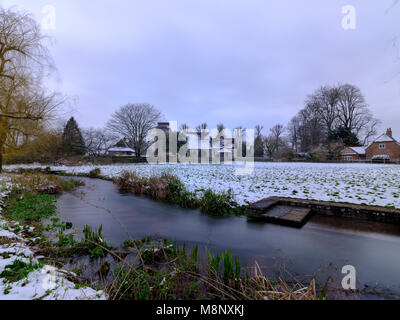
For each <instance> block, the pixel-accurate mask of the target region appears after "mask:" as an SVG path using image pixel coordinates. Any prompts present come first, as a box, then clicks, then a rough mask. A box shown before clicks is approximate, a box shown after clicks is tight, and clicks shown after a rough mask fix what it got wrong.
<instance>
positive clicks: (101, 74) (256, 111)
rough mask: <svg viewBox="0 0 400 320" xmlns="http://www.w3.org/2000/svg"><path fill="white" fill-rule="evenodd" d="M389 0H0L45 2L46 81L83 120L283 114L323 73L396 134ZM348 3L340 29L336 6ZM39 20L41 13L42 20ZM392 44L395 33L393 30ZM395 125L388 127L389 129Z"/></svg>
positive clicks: (243, 121) (241, 119)
mask: <svg viewBox="0 0 400 320" xmlns="http://www.w3.org/2000/svg"><path fill="white" fill-rule="evenodd" d="M394 2H396V1H395V0H379V1H377V0H346V1H339V0H324V1H321V0H303V1H293V0H290V1H287V0H117V1H115V0H113V1H110V0H109V1H105V0H46V1H41V0H35V1H32V0H8V1H6V0H0V4H1V5H3V6H4V7H10V6H14V7H15V8H16V9H24V10H28V11H30V12H32V13H33V14H34V15H35V17H36V19H37V20H38V21H42V20H43V19H44V17H45V14H44V13H43V12H44V11H43V8H44V6H46V5H51V6H53V7H54V8H55V9H56V11H55V12H56V20H55V22H56V24H55V29H48V30H46V33H47V34H48V35H50V36H51V37H52V38H53V40H54V43H53V45H52V47H51V51H52V54H53V57H54V60H55V62H56V66H57V68H58V77H57V78H55V79H53V82H52V83H53V85H55V86H56V87H57V90H59V91H61V92H63V93H65V94H67V95H69V96H70V97H71V98H73V99H72V101H73V102H74V115H75V116H76V118H77V119H78V121H79V123H80V125H81V126H82V127H89V126H94V127H103V126H104V125H105V123H106V121H107V120H108V119H109V117H110V115H111V114H112V113H113V112H114V111H115V110H116V109H118V107H120V106H122V105H123V104H126V103H128V102H132V103H135V102H149V103H151V104H153V105H155V106H156V107H157V108H159V109H160V110H162V112H163V113H164V115H165V120H168V121H173V120H176V121H178V122H179V123H180V124H181V123H183V122H186V123H188V124H189V125H190V126H192V127H195V126H196V125H198V124H199V123H201V122H207V123H209V125H210V126H215V125H216V124H217V123H220V122H222V123H224V124H225V125H226V126H227V127H231V128H233V127H236V126H238V125H242V126H243V127H247V128H250V127H253V126H254V125H256V124H262V125H264V127H265V128H269V127H271V126H273V125H274V124H277V123H282V124H286V123H287V122H288V121H289V120H290V119H291V118H292V117H293V116H294V115H295V114H296V113H297V111H298V110H300V108H302V106H303V102H304V100H305V97H306V96H307V94H310V93H312V92H313V91H314V90H315V89H316V88H318V87H319V86H321V85H326V84H336V83H339V82H341V83H351V84H354V85H357V86H358V87H360V89H361V90H362V92H363V93H364V95H365V97H366V99H367V102H368V103H369V104H370V106H371V108H372V110H373V112H374V114H375V116H376V117H378V118H379V119H381V120H382V122H383V124H382V127H381V129H382V130H383V129H384V128H386V127H392V128H393V129H394V135H395V136H397V137H398V138H400V52H399V51H398V50H397V49H396V47H395V46H394V45H393V43H394V42H393V39H394V38H395V37H397V36H400V4H398V5H395V6H393V7H392V4H393V3H394ZM345 5H352V6H354V8H355V9H356V18H357V21H356V29H355V30H353V29H348V30H345V29H344V28H343V26H342V20H343V18H344V16H345V14H343V13H342V8H343V6H345ZM45 21H48V20H45ZM398 45H399V48H400V39H399V43H398ZM396 132H397V134H396Z"/></svg>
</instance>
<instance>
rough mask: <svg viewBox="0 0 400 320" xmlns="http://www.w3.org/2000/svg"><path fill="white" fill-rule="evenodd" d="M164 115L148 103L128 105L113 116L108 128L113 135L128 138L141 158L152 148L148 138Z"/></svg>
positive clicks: (137, 155)
mask: <svg viewBox="0 0 400 320" xmlns="http://www.w3.org/2000/svg"><path fill="white" fill-rule="evenodd" d="M162 118H163V116H162V113H161V112H160V111H159V110H158V109H156V108H155V107H154V106H152V105H150V104H148V103H142V104H127V105H125V106H123V107H121V108H120V109H119V110H118V111H117V112H115V113H114V114H113V115H112V118H111V120H110V121H108V123H107V128H108V130H110V132H112V133H114V134H115V133H117V134H119V135H120V136H121V137H124V138H127V139H128V140H129V141H130V143H131V144H132V145H131V147H132V148H133V149H134V150H135V154H136V157H137V158H140V157H141V156H142V155H143V154H144V153H145V152H146V150H147V149H148V148H149V146H150V144H151V143H150V142H148V141H146V136H147V134H148V133H149V131H150V130H152V129H154V128H155V127H156V126H157V123H158V122H160V121H161V120H162Z"/></svg>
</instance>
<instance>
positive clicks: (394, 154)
mask: <svg viewBox="0 0 400 320" xmlns="http://www.w3.org/2000/svg"><path fill="white" fill-rule="evenodd" d="M380 144H385V145H386V148H385V149H379V145H380ZM366 153H367V160H371V159H372V157H373V156H375V155H384V154H387V155H389V157H390V160H400V146H399V145H398V144H397V143H396V142H393V141H392V142H374V143H373V144H371V145H370V146H369V147H368V148H367V150H366Z"/></svg>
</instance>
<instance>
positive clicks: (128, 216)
mask: <svg viewBox="0 0 400 320" xmlns="http://www.w3.org/2000/svg"><path fill="white" fill-rule="evenodd" d="M84 180H85V182H86V186H85V187H82V188H79V189H78V190H77V191H75V192H74V193H72V194H69V193H66V194H63V195H62V196H61V197H60V199H59V201H58V207H59V213H60V215H61V217H62V218H63V219H64V220H65V221H68V222H72V223H73V224H74V227H75V229H76V230H78V231H81V230H82V228H83V226H84V225H85V224H88V225H91V226H92V227H96V228H97V227H99V226H100V225H103V234H104V236H105V238H106V239H107V241H108V242H109V243H110V244H112V245H113V246H120V245H122V242H123V241H124V240H127V239H128V235H127V234H126V232H125V231H124V229H123V228H122V227H121V224H122V225H124V226H125V228H126V231H127V232H128V233H129V234H130V236H131V237H132V238H143V237H145V236H153V237H157V236H159V237H165V238H168V239H170V240H173V241H177V242H178V243H183V242H186V243H187V244H188V245H195V244H198V245H200V246H201V247H208V248H209V249H211V250H214V251H217V250H226V249H231V250H232V251H233V253H234V255H236V256H238V257H239V258H240V259H241V261H242V262H243V263H246V262H247V263H248V265H249V266H252V265H253V262H254V261H257V262H258V263H259V264H260V266H261V267H262V269H263V271H264V272H265V273H266V275H270V276H277V275H282V276H283V277H285V278H286V277H288V272H290V274H292V275H293V276H295V277H296V278H297V279H299V280H302V281H306V280H308V279H311V277H312V276H313V275H317V280H318V281H319V282H320V283H325V281H326V280H327V279H328V277H331V278H332V280H331V282H330V286H329V287H330V291H331V292H333V291H334V289H335V288H340V287H341V285H340V284H341V279H342V277H343V276H344V275H342V274H341V270H342V267H343V266H344V265H353V266H354V267H355V268H356V270H357V287H358V289H360V290H361V292H360V293H359V294H357V295H356V296H353V297H359V296H360V297H363V298H382V297H383V298H396V299H397V298H400V227H399V226H393V225H386V224H380V223H370V222H363V221H357V220H350V219H344V218H337V217H323V216H315V217H313V218H312V219H311V221H310V222H309V223H308V224H307V225H306V226H305V227H303V228H302V229H300V230H299V229H293V228H288V227H283V226H277V225H271V224H264V223H255V222H250V221H248V220H247V219H246V218H244V217H241V218H237V217H229V218H215V217H210V216H207V215H203V214H201V213H200V212H198V211H197V210H186V209H181V208H179V207H176V206H171V205H167V204H163V203H158V202H155V201H152V200H149V199H145V198H139V197H135V196H132V195H127V194H121V193H120V192H119V191H118V190H117V188H116V187H115V186H114V185H113V183H111V182H108V181H102V180H93V179H84ZM117 220H118V221H119V222H118V221H117Z"/></svg>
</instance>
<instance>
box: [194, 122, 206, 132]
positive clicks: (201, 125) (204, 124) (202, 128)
mask: <svg viewBox="0 0 400 320" xmlns="http://www.w3.org/2000/svg"><path fill="white" fill-rule="evenodd" d="M207 128H208V125H207V123H202V124H200V125H198V126H197V127H196V131H197V132H198V133H201V131H203V130H207Z"/></svg>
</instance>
